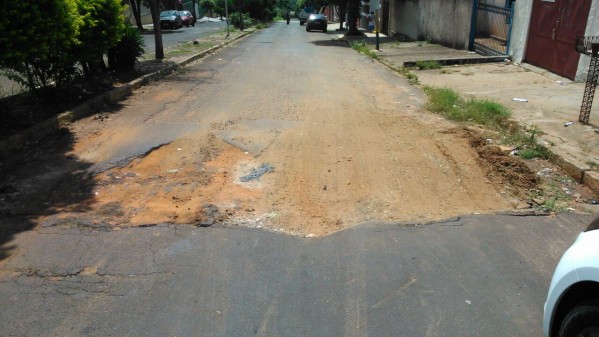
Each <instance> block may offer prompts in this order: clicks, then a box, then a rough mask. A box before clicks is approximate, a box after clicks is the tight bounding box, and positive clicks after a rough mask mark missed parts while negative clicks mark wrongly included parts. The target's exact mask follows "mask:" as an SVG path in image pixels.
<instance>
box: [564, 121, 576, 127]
mask: <svg viewBox="0 0 599 337" xmlns="http://www.w3.org/2000/svg"><path fill="white" fill-rule="evenodd" d="M572 124H574V122H565V123H564V127H568V126H570V125H572Z"/></svg>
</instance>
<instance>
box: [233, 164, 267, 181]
mask: <svg viewBox="0 0 599 337" xmlns="http://www.w3.org/2000/svg"><path fill="white" fill-rule="evenodd" d="M274 171H275V168H274V167H273V166H272V165H270V164H268V163H262V165H260V166H259V167H258V168H257V169H256V168H252V170H251V171H250V174H248V175H245V176H243V177H241V178H239V180H241V181H242V182H244V183H246V182H248V181H250V180H256V179H260V177H262V176H263V175H264V174H266V173H272V172H274Z"/></svg>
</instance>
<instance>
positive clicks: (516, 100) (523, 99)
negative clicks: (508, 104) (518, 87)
mask: <svg viewBox="0 0 599 337" xmlns="http://www.w3.org/2000/svg"><path fill="white" fill-rule="evenodd" d="M512 101H515V102H528V100H527V99H526V98H517V97H516V98H514V99H512Z"/></svg>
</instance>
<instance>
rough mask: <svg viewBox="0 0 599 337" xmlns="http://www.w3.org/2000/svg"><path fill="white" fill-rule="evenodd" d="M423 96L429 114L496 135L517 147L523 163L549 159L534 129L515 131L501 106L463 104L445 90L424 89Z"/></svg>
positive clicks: (474, 102) (483, 102) (482, 102)
mask: <svg viewBox="0 0 599 337" xmlns="http://www.w3.org/2000/svg"><path fill="white" fill-rule="evenodd" d="M424 92H425V93H426V95H427V96H428V98H429V101H428V103H427V105H426V108H427V109H428V110H429V111H431V112H434V113H437V114H440V115H442V116H444V117H445V118H447V119H450V120H453V121H456V122H460V123H464V124H477V125H481V126H483V127H486V128H489V129H491V130H494V131H497V132H498V133H499V134H500V135H501V137H502V139H501V143H503V144H509V145H512V146H516V147H517V148H518V152H517V153H518V155H519V156H520V157H521V158H523V159H532V158H545V159H548V158H549V157H550V153H549V151H548V150H547V148H545V147H544V146H543V145H540V144H538V143H537V138H538V135H539V134H540V130H539V129H538V128H537V127H536V126H534V125H533V126H531V127H529V128H528V129H525V130H523V129H522V128H520V127H517V126H516V125H515V124H514V123H513V122H510V120H509V118H510V116H511V112H510V110H509V109H508V108H506V107H504V106H503V105H501V104H499V103H496V102H493V101H490V100H480V99H474V98H472V99H468V100H465V99H463V98H462V97H460V95H458V94H457V93H456V92H455V91H453V90H451V89H447V88H432V87H424Z"/></svg>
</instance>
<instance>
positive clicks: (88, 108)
mask: <svg viewBox="0 0 599 337" xmlns="http://www.w3.org/2000/svg"><path fill="white" fill-rule="evenodd" d="M255 31H256V30H253V31H250V32H245V33H243V34H241V35H239V36H236V37H234V38H232V39H231V40H228V41H225V42H222V43H220V44H218V45H216V46H214V47H212V48H209V49H206V50H204V51H202V52H200V53H198V54H195V55H192V56H190V57H189V58H187V59H185V60H183V61H180V62H178V63H177V64H173V65H171V66H168V67H166V68H164V69H161V70H158V71H155V72H153V73H149V74H145V75H142V76H140V77H138V78H136V79H134V80H132V81H131V82H129V83H125V84H123V85H121V86H118V87H116V88H113V89H111V90H109V91H107V92H104V93H101V94H99V95H97V96H95V97H93V98H90V99H89V100H87V101H85V102H83V103H81V104H79V105H78V106H76V107H74V108H72V109H70V110H67V111H65V112H63V113H61V114H59V115H57V116H54V117H51V118H49V119H47V120H45V121H43V122H40V123H38V124H36V125H33V126H31V127H29V128H27V129H25V130H22V131H20V132H18V133H16V134H14V135H12V136H10V137H8V138H7V139H4V140H0V158H4V157H6V156H8V155H10V154H11V153H14V152H16V151H18V150H20V149H22V148H23V147H24V146H25V145H26V144H27V143H28V142H31V141H38V140H40V139H42V138H43V137H45V136H48V135H50V134H52V133H54V132H56V131H57V130H58V129H60V128H61V127H63V126H65V125H68V124H70V123H73V122H75V121H77V120H79V119H82V118H84V117H88V116H91V115H93V114H94V113H96V112H97V111H98V110H99V109H101V108H102V107H104V106H106V105H107V104H112V103H116V102H119V101H121V100H123V99H124V98H125V97H127V96H129V95H130V94H131V93H132V92H133V91H135V90H137V89H139V88H141V87H143V86H145V85H148V84H150V83H151V82H154V81H157V80H159V79H161V78H163V77H165V76H166V75H168V74H170V73H172V72H174V71H175V70H177V69H180V68H183V67H185V66H187V65H188V64H190V63H192V62H194V61H196V60H198V59H200V58H203V57H205V56H206V55H208V54H211V53H213V52H215V51H217V50H219V49H221V48H223V47H225V46H227V45H229V44H231V43H233V42H235V41H237V40H239V39H241V38H244V37H246V36H248V35H249V34H252V33H254V32H255Z"/></svg>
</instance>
